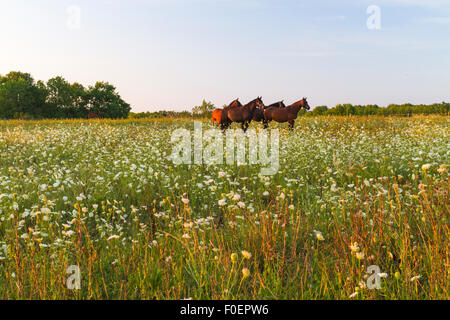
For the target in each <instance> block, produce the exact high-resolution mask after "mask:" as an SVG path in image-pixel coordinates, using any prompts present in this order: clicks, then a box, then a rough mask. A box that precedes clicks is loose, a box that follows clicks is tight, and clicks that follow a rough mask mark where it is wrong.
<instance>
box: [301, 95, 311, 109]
mask: <svg viewBox="0 0 450 320" xmlns="http://www.w3.org/2000/svg"><path fill="white" fill-rule="evenodd" d="M302 102H303V103H302V106H303V108H304V109H305V110H311V107H310V106H309V104H308V101H306V98H303V100H302Z"/></svg>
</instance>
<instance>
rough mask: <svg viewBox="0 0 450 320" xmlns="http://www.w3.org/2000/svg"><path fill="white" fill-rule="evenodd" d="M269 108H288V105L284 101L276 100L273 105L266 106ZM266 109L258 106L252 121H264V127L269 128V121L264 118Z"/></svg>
mask: <svg viewBox="0 0 450 320" xmlns="http://www.w3.org/2000/svg"><path fill="white" fill-rule="evenodd" d="M269 108H286V105H285V104H284V101H280V102H275V103H272V104H271V105H268V106H265V107H264V109H269ZM264 109H261V108H257V109H256V110H255V112H253V118H252V121H256V122H261V121H262V122H263V123H264V128H267V126H268V125H267V123H266V121H265V120H264Z"/></svg>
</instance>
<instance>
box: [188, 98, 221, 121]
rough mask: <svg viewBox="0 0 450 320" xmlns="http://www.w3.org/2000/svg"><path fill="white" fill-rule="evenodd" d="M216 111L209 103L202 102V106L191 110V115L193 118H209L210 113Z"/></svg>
mask: <svg viewBox="0 0 450 320" xmlns="http://www.w3.org/2000/svg"><path fill="white" fill-rule="evenodd" d="M215 109H216V107H215V106H214V104H212V103H211V102H210V101H208V102H206V100H203V102H202V104H201V105H200V106H196V107H194V108H192V115H193V116H194V117H205V118H208V117H211V115H212V112H213V111H214V110H215Z"/></svg>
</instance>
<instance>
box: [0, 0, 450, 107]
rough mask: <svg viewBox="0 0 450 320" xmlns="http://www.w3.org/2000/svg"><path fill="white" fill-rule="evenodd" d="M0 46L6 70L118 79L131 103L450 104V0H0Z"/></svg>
mask: <svg viewBox="0 0 450 320" xmlns="http://www.w3.org/2000/svg"><path fill="white" fill-rule="evenodd" d="M71 5H76V6H79V8H80V9H81V20H80V28H79V29H76V30H71V29H70V28H68V27H67V26H66V25H67V21H68V19H69V15H68V13H67V12H66V11H67V8H68V7H69V6H71ZM369 5H378V6H379V7H380V8H381V23H382V25H381V30H369V29H368V28H367V26H366V21H367V19H368V17H369V15H368V14H367V13H366V10H367V7H368V6H369ZM0 43H1V47H0V74H6V73H7V72H9V71H11V70H20V71H25V72H30V73H31V74H32V75H33V76H34V77H35V79H42V80H47V79H49V78H51V77H53V76H56V75H62V76H64V77H65V78H66V79H67V80H69V81H71V82H74V81H78V82H81V83H83V84H85V85H87V84H93V83H94V82H95V81H96V80H105V81H109V82H111V83H113V84H114V85H116V86H117V88H118V90H119V92H120V94H121V95H122V97H123V98H124V99H125V100H126V101H127V102H129V103H130V104H131V105H132V106H133V111H148V110H156V109H171V110H185V109H190V108H192V107H193V106H194V105H197V104H199V103H201V101H202V99H207V100H210V101H212V102H213V103H215V104H216V105H218V106H221V105H223V104H225V103H229V102H230V101H231V100H233V99H235V98H238V97H239V98H240V99H241V101H242V102H246V101H248V100H252V99H254V98H255V97H256V96H260V95H262V96H263V99H264V102H265V103H266V104H269V103H272V102H274V101H278V100H281V99H285V101H286V102H287V103H291V102H293V101H294V100H299V99H300V98H302V97H303V96H306V97H308V100H309V102H310V104H311V105H312V106H318V105H324V104H326V105H328V106H334V105H336V104H337V103H345V102H350V103H354V104H369V103H377V104H379V105H382V106H384V105H387V104H389V103H404V102H411V103H432V102H441V101H443V100H446V101H450V0H378V1H376V0H368V1H366V0H342V1H337V0H314V1H306V0H305V1H303V0H297V1H295V0H128V1H125V0H109V1H108V0H71V1H65V0H0Z"/></svg>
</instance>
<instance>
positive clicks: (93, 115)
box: [87, 111, 102, 119]
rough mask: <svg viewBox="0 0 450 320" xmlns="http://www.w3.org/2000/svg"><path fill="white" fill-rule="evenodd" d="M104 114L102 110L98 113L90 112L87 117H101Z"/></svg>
mask: <svg viewBox="0 0 450 320" xmlns="http://www.w3.org/2000/svg"><path fill="white" fill-rule="evenodd" d="M101 115H102V112H101V111H99V112H96V113H88V115H87V117H88V119H99V118H100V117H101Z"/></svg>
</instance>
